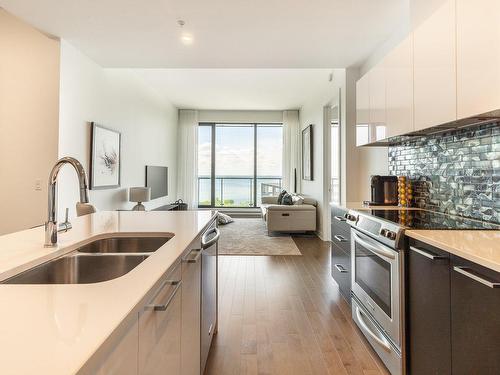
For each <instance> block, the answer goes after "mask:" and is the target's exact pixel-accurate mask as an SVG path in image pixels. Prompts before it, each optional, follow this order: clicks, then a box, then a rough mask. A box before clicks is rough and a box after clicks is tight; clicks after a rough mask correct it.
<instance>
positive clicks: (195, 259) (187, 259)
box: [182, 249, 201, 263]
mask: <svg viewBox="0 0 500 375" xmlns="http://www.w3.org/2000/svg"><path fill="white" fill-rule="evenodd" d="M195 252H196V256H195V257H193V258H191V257H190V255H191V254H193V253H195ZM200 256H201V249H193V250H191V251H190V252H189V253H188V254H187V255H186V256H185V257H184V258H183V259H182V261H183V262H184V263H198V260H200Z"/></svg>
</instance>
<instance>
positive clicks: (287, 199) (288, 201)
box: [281, 193, 293, 206]
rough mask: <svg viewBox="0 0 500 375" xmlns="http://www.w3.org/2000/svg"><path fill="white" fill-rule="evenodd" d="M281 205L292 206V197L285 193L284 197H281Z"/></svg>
mask: <svg viewBox="0 0 500 375" xmlns="http://www.w3.org/2000/svg"><path fill="white" fill-rule="evenodd" d="M281 204H284V205H286V206H291V205H293V199H292V196H291V195H290V194H288V193H286V194H285V195H284V196H283V199H282V201H281Z"/></svg>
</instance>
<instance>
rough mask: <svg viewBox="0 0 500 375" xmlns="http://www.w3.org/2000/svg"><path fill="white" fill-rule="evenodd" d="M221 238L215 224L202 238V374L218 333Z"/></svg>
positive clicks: (215, 223)
mask: <svg viewBox="0 0 500 375" xmlns="http://www.w3.org/2000/svg"><path fill="white" fill-rule="evenodd" d="M219 237H220V232H219V229H218V228H217V222H214V223H213V224H212V225H210V227H209V228H208V229H207V230H206V231H205V233H203V236H202V237H201V250H202V253H201V280H202V281H201V373H202V374H203V373H204V372H205V365H206V363H207V358H208V353H209V351H210V346H211V345H212V338H213V336H214V334H215V333H216V331H217V308H218V301H217V278H218V276H217V271H218V266H217V259H218V241H219Z"/></svg>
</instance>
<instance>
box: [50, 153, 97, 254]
mask: <svg viewBox="0 0 500 375" xmlns="http://www.w3.org/2000/svg"><path fill="white" fill-rule="evenodd" d="M64 164H70V165H71V166H73V168H75V170H76V173H77V175H78V183H79V185H80V202H81V203H88V202H89V193H88V186H87V176H86V174H85V169H84V168H83V166H82V164H81V163H80V162H79V161H78V160H76V159H75V158H71V157H64V158H61V159H59V160H58V161H57V163H56V164H55V165H54V167H53V168H52V171H51V172H50V175H49V206H48V208H49V210H48V220H47V222H46V223H45V247H55V246H57V232H58V230H59V227H58V225H57V204H56V200H57V175H58V174H59V171H60V169H61V168H62V166H63V165H64ZM68 224H69V222H68V218H67V212H66V222H65V223H63V228H62V230H68V229H70V228H71V225H68Z"/></svg>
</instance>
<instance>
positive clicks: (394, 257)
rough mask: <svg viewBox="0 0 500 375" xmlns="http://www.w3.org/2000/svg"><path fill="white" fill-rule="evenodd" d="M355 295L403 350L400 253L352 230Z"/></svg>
mask: <svg viewBox="0 0 500 375" xmlns="http://www.w3.org/2000/svg"><path fill="white" fill-rule="evenodd" d="M351 240H352V241H351V247H352V251H351V257H352V274H351V277H352V292H353V293H354V294H355V295H356V297H357V298H358V299H359V301H360V302H361V303H362V304H363V306H364V307H365V309H366V310H367V311H368V312H369V313H370V314H371V315H372V316H373V318H374V319H375V320H376V322H377V323H378V324H379V325H380V326H381V328H382V329H383V330H384V331H385V332H386V333H387V335H388V336H389V337H390V338H391V340H392V341H393V342H394V344H396V346H397V347H399V348H401V340H402V335H401V331H400V329H401V316H400V312H401V300H400V281H401V280H402V275H401V269H402V268H401V263H400V262H401V261H402V259H401V256H402V254H400V253H399V252H398V251H396V250H394V249H391V248H390V247H387V246H385V245H383V244H382V243H380V242H378V241H376V240H374V239H373V238H371V237H369V236H367V235H365V234H363V233H361V232H360V231H358V230H356V229H351Z"/></svg>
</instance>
